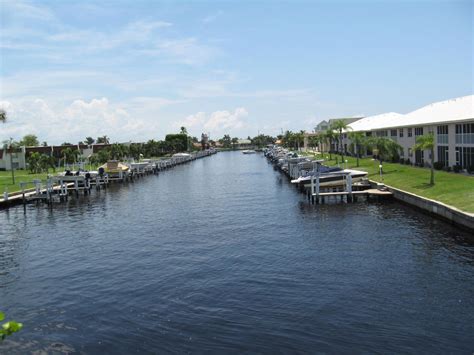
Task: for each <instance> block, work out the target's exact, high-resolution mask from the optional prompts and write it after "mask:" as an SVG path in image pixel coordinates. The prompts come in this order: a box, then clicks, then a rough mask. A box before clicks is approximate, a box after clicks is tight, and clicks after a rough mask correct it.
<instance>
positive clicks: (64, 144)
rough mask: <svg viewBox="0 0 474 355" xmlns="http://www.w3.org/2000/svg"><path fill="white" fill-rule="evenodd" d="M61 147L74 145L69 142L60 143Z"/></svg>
mask: <svg viewBox="0 0 474 355" xmlns="http://www.w3.org/2000/svg"><path fill="white" fill-rule="evenodd" d="M61 145H62V146H67V145H74V144H72V143H69V142H64V143H61Z"/></svg>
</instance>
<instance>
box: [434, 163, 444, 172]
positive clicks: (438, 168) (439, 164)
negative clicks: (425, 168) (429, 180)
mask: <svg viewBox="0 0 474 355" xmlns="http://www.w3.org/2000/svg"><path fill="white" fill-rule="evenodd" d="M433 167H434V168H435V169H436V170H441V169H443V167H444V163H443V162H441V161H435V162H434V163H433Z"/></svg>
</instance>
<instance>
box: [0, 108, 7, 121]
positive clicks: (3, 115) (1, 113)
mask: <svg viewBox="0 0 474 355" xmlns="http://www.w3.org/2000/svg"><path fill="white" fill-rule="evenodd" d="M6 121H7V111H5V110H4V109H0V122H3V123H5V122H6Z"/></svg>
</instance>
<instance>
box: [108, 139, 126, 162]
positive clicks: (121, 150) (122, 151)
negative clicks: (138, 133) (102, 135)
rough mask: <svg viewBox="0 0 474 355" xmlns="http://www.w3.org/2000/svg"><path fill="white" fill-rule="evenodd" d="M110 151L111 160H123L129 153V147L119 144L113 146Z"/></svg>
mask: <svg viewBox="0 0 474 355" xmlns="http://www.w3.org/2000/svg"><path fill="white" fill-rule="evenodd" d="M108 149H109V150H110V157H111V159H114V160H121V159H122V158H124V157H125V156H126V155H128V153H129V150H128V147H126V146H124V145H122V144H118V143H114V144H112V145H111V146H110V147H109V148H108Z"/></svg>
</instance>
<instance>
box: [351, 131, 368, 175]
mask: <svg viewBox="0 0 474 355" xmlns="http://www.w3.org/2000/svg"><path fill="white" fill-rule="evenodd" d="M349 138H350V140H351V142H352V144H353V145H354V150H355V155H356V159H357V167H358V166H359V158H360V151H361V148H362V146H364V145H365V143H366V137H365V134H364V133H362V132H349Z"/></svg>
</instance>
